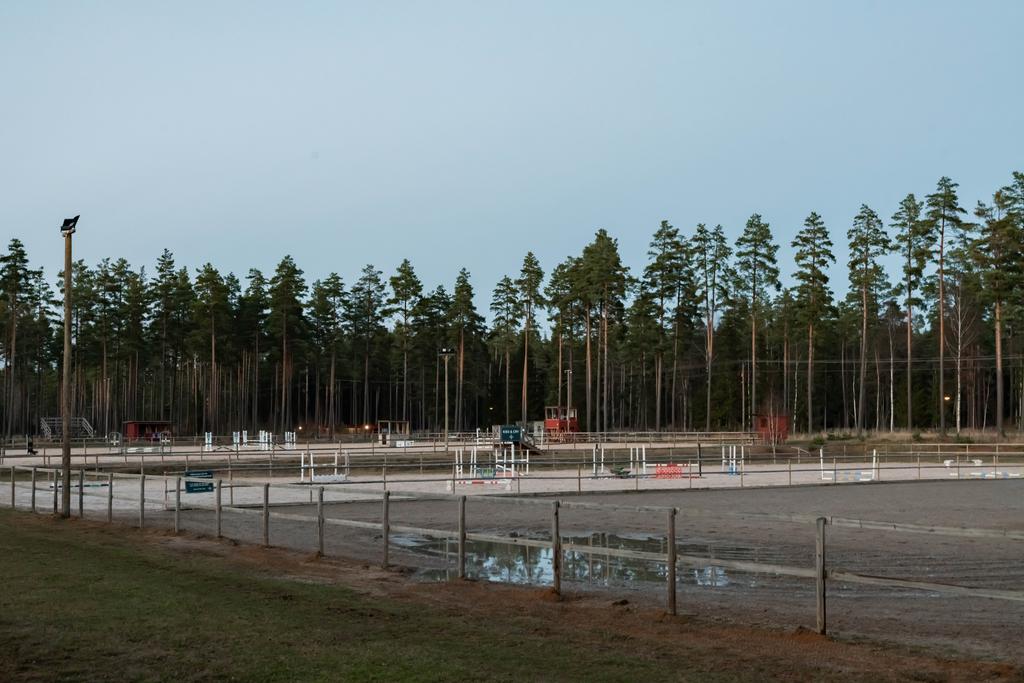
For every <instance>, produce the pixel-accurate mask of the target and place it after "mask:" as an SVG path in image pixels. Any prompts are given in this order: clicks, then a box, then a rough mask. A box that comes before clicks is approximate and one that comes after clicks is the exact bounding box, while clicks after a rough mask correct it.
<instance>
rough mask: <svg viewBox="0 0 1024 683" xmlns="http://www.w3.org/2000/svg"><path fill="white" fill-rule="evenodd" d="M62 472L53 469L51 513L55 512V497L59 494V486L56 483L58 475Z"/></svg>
mask: <svg viewBox="0 0 1024 683" xmlns="http://www.w3.org/2000/svg"><path fill="white" fill-rule="evenodd" d="M62 474H63V472H62V471H58V470H54V471H53V514H57V499H58V498H59V497H60V495H59V494H58V489H59V488H60V487H59V485H58V477H59V476H60V475H62ZM60 483H61V484H63V483H64V482H60ZM70 512H71V511H70V510H68V513H70Z"/></svg>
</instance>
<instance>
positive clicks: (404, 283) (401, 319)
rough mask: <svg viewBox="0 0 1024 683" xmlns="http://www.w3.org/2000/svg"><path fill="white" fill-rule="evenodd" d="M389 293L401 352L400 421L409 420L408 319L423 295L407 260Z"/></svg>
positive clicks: (394, 279) (392, 283)
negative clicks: (396, 319) (394, 312)
mask: <svg viewBox="0 0 1024 683" xmlns="http://www.w3.org/2000/svg"><path fill="white" fill-rule="evenodd" d="M391 291H392V293H393V295H392V297H391V299H390V300H389V301H388V304H389V305H390V306H393V307H394V309H395V311H396V312H397V314H398V323H397V324H396V325H395V338H396V341H397V342H398V346H399V348H400V349H401V350H402V419H403V420H408V419H409V344H410V340H411V336H412V332H411V330H410V327H409V325H410V321H409V317H410V316H411V315H412V309H413V307H415V306H416V302H417V300H418V299H419V298H420V296H422V295H423V284H422V283H421V282H420V279H419V278H418V277H416V271H415V270H413V267H412V264H411V263H409V259H403V260H402V262H401V263H400V264H399V266H398V270H397V272H396V273H395V274H394V275H393V276H392V277H391Z"/></svg>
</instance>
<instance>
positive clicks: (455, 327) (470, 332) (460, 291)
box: [449, 268, 484, 432]
mask: <svg viewBox="0 0 1024 683" xmlns="http://www.w3.org/2000/svg"><path fill="white" fill-rule="evenodd" d="M473 299H474V294H473V285H472V284H471V283H470V281H469V271H468V270H466V269H465V268H463V269H461V270H460V271H459V274H458V276H457V277H456V278H455V288H454V290H453V292H452V302H451V308H450V314H449V319H450V321H451V326H452V333H453V334H454V335H455V349H456V371H455V431H457V432H458V431H463V430H464V429H465V428H466V398H465V387H466V365H467V360H466V356H467V350H469V351H470V352H474V355H475V352H476V350H477V349H478V348H479V347H480V344H481V340H482V337H483V331H484V319H483V316H481V315H480V314H479V313H477V310H476V304H475V303H474V301H473ZM478 393H479V392H478Z"/></svg>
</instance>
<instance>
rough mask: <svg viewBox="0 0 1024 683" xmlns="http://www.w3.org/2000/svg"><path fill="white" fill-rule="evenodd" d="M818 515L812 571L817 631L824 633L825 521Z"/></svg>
mask: <svg viewBox="0 0 1024 683" xmlns="http://www.w3.org/2000/svg"><path fill="white" fill-rule="evenodd" d="M826 521H827V520H826V519H825V518H824V517H818V534H817V539H816V543H815V549H814V573H815V579H816V581H815V584H816V590H815V594H816V595H817V606H818V619H817V621H818V633H820V634H821V635H825V576H826V575H825V523H826Z"/></svg>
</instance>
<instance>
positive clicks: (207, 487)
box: [185, 470, 213, 493]
mask: <svg viewBox="0 0 1024 683" xmlns="http://www.w3.org/2000/svg"><path fill="white" fill-rule="evenodd" d="M185 476H186V477H187V478H190V479H213V470H196V471H194V472H185ZM212 491H213V482H212V481H211V482H210V483H209V484H207V483H206V482H202V481H186V482H185V493H211V492H212Z"/></svg>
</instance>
